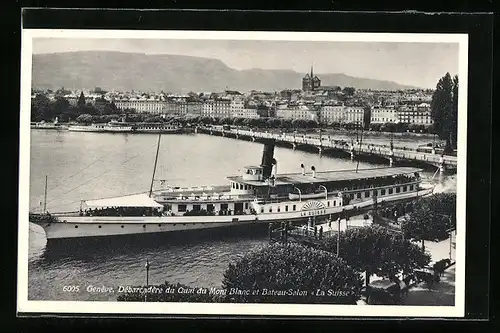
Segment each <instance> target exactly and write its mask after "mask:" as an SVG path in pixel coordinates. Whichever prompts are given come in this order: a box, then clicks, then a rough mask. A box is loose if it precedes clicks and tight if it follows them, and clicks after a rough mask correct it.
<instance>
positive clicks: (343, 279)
mask: <svg viewBox="0 0 500 333" xmlns="http://www.w3.org/2000/svg"><path fill="white" fill-rule="evenodd" d="M361 285H362V282H361V278H360V276H359V274H357V273H356V272H355V271H354V270H353V269H352V268H350V267H349V266H348V265H347V264H346V262H345V261H344V260H342V259H340V258H337V257H336V256H335V255H334V254H332V253H328V252H326V251H322V250H317V249H313V248H308V247H304V246H302V245H299V244H296V243H285V244H283V243H274V244H271V245H268V246H264V247H262V248H260V249H257V250H253V251H250V252H248V253H247V254H246V255H244V256H243V257H242V258H241V259H239V260H238V261H237V262H236V263H231V264H229V267H228V268H227V270H226V271H225V273H224V278H223V282H222V287H223V288H224V289H225V290H226V292H227V296H226V301H231V302H257V303H276V302H283V303H337V304H356V301H357V300H358V299H359V296H360V292H361ZM235 290H242V291H249V292H250V293H252V292H256V293H257V295H237V294H234V293H233V294H232V295H231V291H235ZM328 290H331V291H335V292H337V293H342V295H337V297H332V296H328V295H327V292H328ZM265 291H268V292H269V291H275V292H277V293H278V294H275V295H266V292H265ZM297 291H302V293H300V294H294V292H295V293H296V292H297ZM318 291H319V292H318ZM321 291H322V292H324V293H325V294H324V295H323V294H322V293H321Z"/></svg>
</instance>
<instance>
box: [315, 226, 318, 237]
mask: <svg viewBox="0 0 500 333" xmlns="http://www.w3.org/2000/svg"><path fill="white" fill-rule="evenodd" d="M317 235H318V227H317V226H314V238H316V236H317Z"/></svg>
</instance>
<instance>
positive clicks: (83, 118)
mask: <svg viewBox="0 0 500 333" xmlns="http://www.w3.org/2000/svg"><path fill="white" fill-rule="evenodd" d="M92 120H93V118H92V116H91V115H90V114H81V115H79V116H78V117H77V118H76V121H77V122H78V123H83V124H90V123H92Z"/></svg>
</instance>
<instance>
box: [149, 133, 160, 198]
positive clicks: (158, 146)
mask: <svg viewBox="0 0 500 333" xmlns="http://www.w3.org/2000/svg"><path fill="white" fill-rule="evenodd" d="M160 139H161V133H160V134H158V145H157V146H156V157H155V166H154V169H153V177H152V178H151V186H150V187H149V197H151V195H152V194H153V183H154V181H155V173H156V164H157V163H158V153H159V152H160Z"/></svg>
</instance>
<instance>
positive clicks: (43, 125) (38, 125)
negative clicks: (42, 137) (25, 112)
mask: <svg viewBox="0 0 500 333" xmlns="http://www.w3.org/2000/svg"><path fill="white" fill-rule="evenodd" d="M30 128H31V129H44V130H58V131H61V130H65V129H67V127H66V126H64V125H61V124H60V123H59V122H58V119H57V117H56V119H55V120H54V121H53V122H45V121H43V120H42V121H40V122H32V123H31V126H30Z"/></svg>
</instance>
